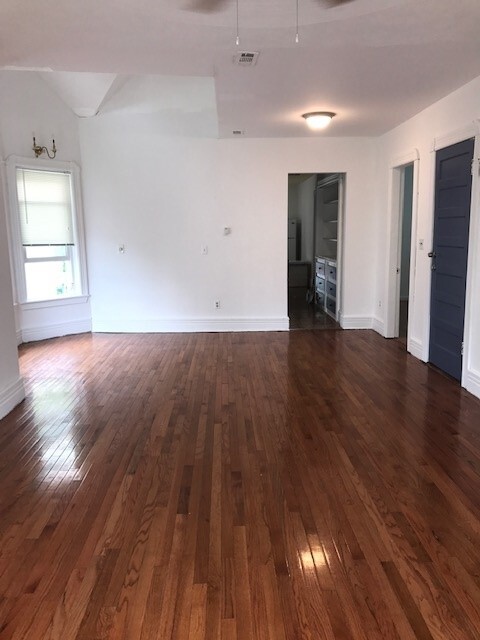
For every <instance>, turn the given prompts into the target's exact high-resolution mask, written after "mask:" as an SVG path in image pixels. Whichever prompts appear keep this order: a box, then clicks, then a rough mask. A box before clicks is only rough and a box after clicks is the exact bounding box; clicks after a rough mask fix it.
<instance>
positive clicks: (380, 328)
mask: <svg viewBox="0 0 480 640" xmlns="http://www.w3.org/2000/svg"><path fill="white" fill-rule="evenodd" d="M372 329H373V330H374V331H376V332H377V333H379V334H380V335H381V336H383V337H385V324H384V322H383V320H380V318H372Z"/></svg>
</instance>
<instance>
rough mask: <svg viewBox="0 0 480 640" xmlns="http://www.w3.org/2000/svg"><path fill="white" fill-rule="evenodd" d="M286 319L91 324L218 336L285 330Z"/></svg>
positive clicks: (110, 329) (99, 328)
mask: <svg viewBox="0 0 480 640" xmlns="http://www.w3.org/2000/svg"><path fill="white" fill-rule="evenodd" d="M289 326H290V321H289V319H288V318H286V317H285V318H282V317H280V318H164V319H151V320H120V321H119V320H115V319H113V318H112V319H110V320H106V321H105V320H104V321H100V322H95V321H94V322H93V326H92V330H93V331H94V332H95V333H206V332H207V333H210V332H213V333H219V332H232V331H239V332H243V331H288V330H289Z"/></svg>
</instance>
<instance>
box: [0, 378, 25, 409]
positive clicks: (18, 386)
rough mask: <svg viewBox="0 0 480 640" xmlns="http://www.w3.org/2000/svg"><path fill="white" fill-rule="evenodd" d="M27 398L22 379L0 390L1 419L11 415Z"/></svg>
mask: <svg viewBox="0 0 480 640" xmlns="http://www.w3.org/2000/svg"><path fill="white" fill-rule="evenodd" d="M24 398H25V387H24V385H23V380H22V378H18V379H17V380H16V381H15V382H13V383H12V384H9V385H8V386H7V387H5V388H4V389H2V390H0V419H1V418H3V417H5V416H6V415H7V413H10V411H12V409H14V408H15V407H16V406H17V404H20V402H22V400H23V399H24Z"/></svg>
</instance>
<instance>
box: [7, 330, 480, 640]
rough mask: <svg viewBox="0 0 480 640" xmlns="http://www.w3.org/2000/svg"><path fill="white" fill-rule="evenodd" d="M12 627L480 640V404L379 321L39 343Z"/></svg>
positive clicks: (15, 480) (137, 638)
mask: <svg viewBox="0 0 480 640" xmlns="http://www.w3.org/2000/svg"><path fill="white" fill-rule="evenodd" d="M20 364H21V370H22V375H23V376H24V378H25V382H26V388H27V397H26V400H25V401H24V402H23V403H22V404H21V405H20V406H19V407H17V408H16V409H15V410H14V411H13V412H11V413H10V414H9V415H8V416H7V417H6V418H4V419H3V420H2V421H1V422H0V516H1V517H0V638H1V640H12V639H14V640H32V639H35V640H100V639H102V640H117V639H123V640H151V639H153V638H159V639H161V640H168V639H171V640H419V639H420V640H450V639H452V640H453V639H455V640H478V638H479V637H480V614H479V613H478V612H479V611H480V402H479V401H478V400H476V399H475V398H473V397H472V396H471V395H469V394H468V393H467V392H465V391H464V390H462V389H461V388H460V387H458V385H457V384H456V383H454V382H453V381H452V380H450V379H448V378H447V377H446V376H444V375H443V374H441V373H440V372H438V371H436V370H434V369H431V368H429V367H428V366H426V365H424V364H423V363H421V362H419V361H418V360H415V359H414V358H412V357H411V356H409V355H408V354H406V353H405V352H404V351H403V349H402V345H400V343H398V342H396V341H387V340H384V339H382V338H380V337H379V336H378V335H377V334H375V333H373V332H370V331H362V332H360V331H353V332H343V331H295V332H291V333H261V334H258V333H251V334H235V333H232V334H164V335H155V334H145V335H102V334H98V335H88V334H86V335H79V336H71V337H67V338H61V339H55V340H50V341H45V342H39V343H34V344H30V345H25V346H22V347H20Z"/></svg>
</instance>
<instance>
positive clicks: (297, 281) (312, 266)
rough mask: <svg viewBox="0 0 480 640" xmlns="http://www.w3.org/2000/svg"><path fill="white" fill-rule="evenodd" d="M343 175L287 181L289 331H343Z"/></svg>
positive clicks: (291, 176)
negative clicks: (339, 323)
mask: <svg viewBox="0 0 480 640" xmlns="http://www.w3.org/2000/svg"><path fill="white" fill-rule="evenodd" d="M344 181H345V180H344V174H339V173H303V174H289V176H288V315H289V318H290V329H329V328H331V329H335V328H339V325H338V319H339V314H340V300H341V286H340V284H341V255H342V253H341V247H342V242H341V240H342V219H343V198H344Z"/></svg>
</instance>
